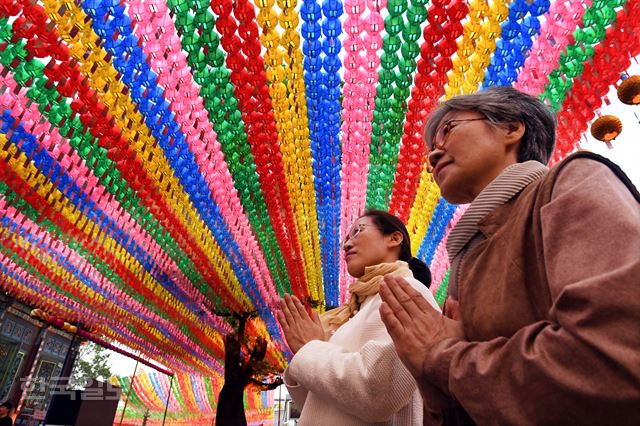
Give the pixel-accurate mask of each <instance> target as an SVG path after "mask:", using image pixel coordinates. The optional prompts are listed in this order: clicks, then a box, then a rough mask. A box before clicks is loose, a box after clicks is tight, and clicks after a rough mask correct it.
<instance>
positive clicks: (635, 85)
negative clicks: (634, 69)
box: [618, 75, 640, 105]
mask: <svg viewBox="0 0 640 426" xmlns="http://www.w3.org/2000/svg"><path fill="white" fill-rule="evenodd" d="M618 99H620V102H622V103H623V104H627V105H640V75H632V76H631V77H627V78H625V79H624V80H623V81H622V83H620V85H619V86H618Z"/></svg>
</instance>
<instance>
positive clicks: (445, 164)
mask: <svg viewBox="0 0 640 426" xmlns="http://www.w3.org/2000/svg"><path fill="white" fill-rule="evenodd" d="M449 164H451V161H447V162H444V163H440V164H438V165H436V168H435V170H434V171H433V177H434V178H435V179H436V180H438V175H439V174H440V173H441V172H442V169H444V168H445V167H447V166H448V165H449Z"/></svg>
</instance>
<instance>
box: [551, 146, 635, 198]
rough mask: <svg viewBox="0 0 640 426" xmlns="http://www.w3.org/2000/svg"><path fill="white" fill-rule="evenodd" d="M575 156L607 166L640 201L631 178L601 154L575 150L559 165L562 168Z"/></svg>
mask: <svg viewBox="0 0 640 426" xmlns="http://www.w3.org/2000/svg"><path fill="white" fill-rule="evenodd" d="M576 158H589V159H591V160H595V161H599V162H600V163H602V164H604V165H606V166H607V167H609V168H610V169H611V171H612V172H613V173H614V174H615V175H616V176H617V177H618V179H620V180H621V181H622V183H624V184H625V186H626V187H627V188H629V191H631V194H633V196H634V198H635V199H636V201H637V202H639V203H640V192H638V189H637V188H636V187H635V185H634V184H633V182H631V179H629V176H627V175H626V173H625V172H623V171H622V169H621V168H620V166H618V165H617V164H616V163H614V162H613V161H611V160H609V159H608V158H606V157H603V156H602V155H598V154H594V153H593V152H589V151H580V152H576V153H574V154H571V155H569V156H568V157H567V158H565V159H564V160H563V161H562V164H561V165H560V166H559V167H560V168H562V167H563V166H564V165H565V164H567V163H568V162H569V161H571V160H575V159H576Z"/></svg>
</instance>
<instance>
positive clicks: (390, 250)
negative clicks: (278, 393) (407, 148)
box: [278, 210, 438, 426]
mask: <svg viewBox="0 0 640 426" xmlns="http://www.w3.org/2000/svg"><path fill="white" fill-rule="evenodd" d="M342 249H343V250H344V255H345V261H346V264H347V271H348V272H349V274H350V275H352V276H353V277H355V278H358V280H357V281H356V282H355V283H353V284H351V285H350V286H349V291H350V293H351V297H350V300H349V302H348V303H347V304H345V305H342V306H340V307H339V308H336V309H333V310H330V311H328V312H326V313H324V314H323V315H322V316H321V317H319V316H318V314H317V313H316V312H313V313H312V315H311V316H309V314H308V313H307V311H306V310H305V308H304V306H303V305H302V303H300V301H299V300H298V299H297V298H296V297H295V296H289V295H285V298H284V299H283V300H282V302H281V311H280V312H278V321H279V322H280V324H281V326H282V329H283V331H284V335H285V338H286V339H287V343H288V344H289V347H290V348H291V351H292V352H293V353H294V357H293V359H292V360H291V362H290V364H289V367H288V368H287V370H286V371H285V374H284V380H285V384H286V385H287V387H288V389H289V393H290V394H291V396H292V397H293V399H294V401H295V403H296V405H297V406H298V407H301V408H302V414H301V416H300V422H299V425H300V426H308V425H328V426H350V425H402V426H405V425H421V424H422V415H423V408H422V399H421V397H420V393H419V392H418V388H417V386H416V383H415V381H414V379H413V377H412V376H411V374H410V373H409V371H408V370H407V369H406V368H405V367H404V365H403V364H402V362H401V361H400V359H399V358H398V355H397V354H396V351H395V348H394V346H393V341H392V340H391V337H390V336H389V334H388V333H387V330H386V328H385V327H384V324H383V323H382V320H381V318H380V313H379V312H378V309H379V308H380V304H381V300H380V296H379V295H378V290H379V288H380V283H381V282H382V280H383V277H384V276H385V275H394V276H399V277H404V278H405V279H406V280H407V281H408V282H409V283H410V284H411V285H412V286H413V287H414V288H415V289H416V290H418V291H419V292H420V293H421V294H422V296H423V297H424V298H425V299H426V300H427V301H428V302H429V303H430V304H431V305H432V306H433V307H434V308H436V309H438V306H437V304H436V302H435V300H434V298H433V296H432V295H431V293H430V292H429V290H428V286H429V284H430V281H431V274H430V273H429V269H428V268H427V266H426V265H425V264H424V263H422V262H421V261H419V260H418V259H415V258H413V257H412V256H411V244H410V242H409V234H408V232H407V229H406V227H405V226H404V224H403V223H402V221H401V220H400V219H398V218H397V217H395V216H393V215H391V214H389V213H387V212H383V211H380V210H369V211H367V212H365V214H364V215H362V216H361V217H360V218H358V220H357V221H356V222H355V223H354V224H353V225H352V227H351V230H350V231H349V233H348V234H347V237H346V238H345V240H344V242H343V244H342Z"/></svg>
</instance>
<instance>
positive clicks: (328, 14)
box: [0, 0, 640, 424]
mask: <svg viewBox="0 0 640 426" xmlns="http://www.w3.org/2000/svg"><path fill="white" fill-rule="evenodd" d="M638 33H640V1H639V0H612V1H611V0H583V1H572V0H533V1H527V0H512V1H508V0H499V1H491V2H489V1H486V0H472V1H469V2H467V1H463V0H434V1H432V2H427V1H425V0H301V1H295V0H255V1H250V0H238V1H233V2H232V1H230V0H213V1H204V0H189V1H187V0H134V1H129V2H117V1H108V0H81V1H77V2H67V1H62V0H35V1H34V0H10V1H8V0H0V290H2V291H3V292H6V293H8V294H9V295H10V296H11V297H13V298H16V299H18V300H20V301H22V302H24V303H27V304H29V305H32V306H33V307H34V308H39V309H41V310H43V311H45V312H47V314H48V315H51V316H53V317H55V318H58V319H60V321H62V324H63V325H64V323H65V322H67V323H68V324H70V326H69V327H71V325H75V324H81V327H80V329H82V330H86V332H87V333H90V335H91V336H94V337H95V338H97V339H102V340H103V341H104V342H106V343H119V344H121V345H124V346H126V347H128V348H129V349H130V350H132V351H135V352H136V353H138V354H139V356H140V357H143V358H146V359H148V360H150V361H152V362H153V363H155V364H159V365H164V366H166V367H167V368H168V369H169V370H171V371H175V372H176V373H177V379H176V380H174V381H173V382H172V383H170V382H169V381H167V380H166V377H165V376H163V375H162V374H151V373H150V374H146V375H144V378H142V379H141V380H140V381H137V380H136V381H134V383H133V387H132V388H133V392H132V396H131V398H130V401H129V402H130V404H131V406H132V409H131V410H132V411H131V414H127V415H126V416H125V417H126V418H129V416H130V420H132V421H133V420H135V421H139V420H140V419H141V418H142V416H143V415H144V413H145V410H146V409H149V410H150V413H151V414H150V416H151V417H150V419H149V421H150V422H152V423H149V424H153V422H157V421H158V419H159V417H158V410H160V409H161V408H163V407H164V400H165V399H166V397H167V395H169V393H171V394H172V395H174V396H173V397H172V398H170V402H169V413H170V417H171V416H172V415H173V417H171V419H172V421H174V422H175V423H174V424H192V423H190V422H191V421H192V420H193V418H192V417H190V416H191V414H190V413H195V412H201V413H207V415H209V414H211V415H213V413H214V411H215V410H214V408H215V404H216V395H217V392H218V390H219V388H220V382H219V378H220V374H221V373H222V372H223V370H224V365H223V360H224V345H223V337H224V335H225V334H227V333H229V332H230V331H231V327H230V325H229V324H227V322H226V320H225V318H228V317H229V316H230V314H233V313H247V312H252V313H255V314H256V316H257V317H258V319H257V320H256V321H255V322H254V323H252V324H251V325H250V327H249V328H248V329H247V333H248V335H250V336H253V337H255V336H263V337H265V338H267V340H268V350H267V355H266V358H265V361H266V362H267V363H268V364H269V366H270V367H271V368H272V369H273V370H274V371H277V370H280V371H281V370H283V369H284V368H285V367H286V365H287V360H288V359H289V357H290V356H291V353H290V352H289V350H288V348H287V346H286V344H285V342H284V340H283V336H282V332H281V329H280V327H279V325H278V323H277V321H276V319H275V312H276V310H277V303H278V300H279V298H280V297H282V296H283V295H284V294H285V293H294V294H296V295H297V296H298V297H299V298H300V299H301V300H303V301H305V302H306V303H307V304H308V305H310V306H318V307H319V309H321V310H322V309H325V308H327V307H333V306H337V305H338V304H340V303H341V302H343V301H344V300H346V299H347V298H348V296H349V295H348V292H347V288H348V284H349V282H350V279H351V278H350V277H349V276H348V274H347V271H346V265H345V263H344V260H343V258H342V256H341V251H340V246H339V244H340V243H339V242H340V241H341V239H343V238H344V236H345V235H346V233H347V231H348V229H349V227H350V226H351V224H352V223H353V222H354V221H355V220H356V219H357V217H358V216H359V215H360V214H361V213H362V212H363V211H364V210H365V209H366V208H381V209H388V210H389V211H391V212H392V213H394V214H397V215H398V216H399V217H400V218H401V219H402V220H403V221H404V222H405V223H406V224H407V229H408V230H409V233H410V236H411V248H412V252H413V254H414V255H415V256H417V257H419V258H420V259H422V260H424V261H425V262H427V263H428V264H429V265H430V267H431V269H432V272H433V281H434V282H433V285H432V287H431V288H432V290H433V292H434V294H435V296H436V298H437V300H438V301H439V302H441V303H442V301H443V300H444V297H445V296H446V291H447V283H448V277H449V271H448V268H449V259H448V257H447V254H446V241H447V238H448V235H449V233H450V231H451V229H452V227H453V226H454V225H455V223H457V221H458V219H459V218H460V216H461V215H462V213H463V211H464V207H460V206H455V205H452V204H450V203H448V202H446V201H445V200H444V199H442V197H441V196H440V190H439V188H438V186H437V184H436V183H435V181H434V179H433V176H431V174H430V173H429V172H428V170H427V168H426V160H427V159H426V152H425V142H424V138H423V131H424V125H425V122H426V120H427V118H428V115H429V114H430V113H431V112H432V111H433V110H434V109H435V108H436V107H437V105H438V103H439V102H440V101H442V100H443V99H448V98H450V97H452V96H455V95H458V94H461V93H472V92H474V91H477V90H481V89H483V88H486V87H490V86H495V85H513V86H514V87H516V88H518V89H520V90H522V91H525V92H528V93H530V94H532V95H535V96H539V97H540V99H542V100H543V101H544V102H545V103H547V104H548V105H549V106H550V107H551V109H552V110H553V111H554V112H555V113H556V114H557V117H558V138H557V148H556V151H555V152H554V155H553V158H552V163H553V162H556V161H558V160H560V159H561V158H563V157H565V156H566V155H568V154H569V153H571V152H573V151H574V150H576V148H577V144H578V142H579V141H580V138H581V136H582V135H583V134H584V133H585V132H586V131H587V130H588V127H589V124H590V123H591V122H593V125H592V126H591V131H592V134H594V136H595V137H597V138H599V139H601V140H604V141H611V140H612V139H614V138H615V137H616V136H617V135H618V134H619V133H620V131H621V129H622V123H621V122H620V121H619V120H617V119H615V118H611V117H609V118H608V117H606V116H605V117H601V118H599V119H597V120H595V118H596V114H597V111H598V110H599V108H600V107H601V105H602V99H603V97H604V96H605V94H606V93H607V92H608V90H609V88H610V87H611V86H612V85H614V84H616V83H617V82H618V81H619V78H620V75H621V73H623V72H625V71H626V70H627V69H629V67H630V65H631V60H632V59H633V58H637V57H638V55H640V38H638V37H637V34H638ZM638 78H639V77H638V76H631V77H628V78H626V79H625V80H624V81H622V82H621V83H620V84H619V86H618V93H619V97H620V100H621V101H622V102H625V103H627V104H630V105H637V104H638V97H639V96H640V95H639V93H640V92H639V90H638V87H640V84H639V83H638V81H639V80H638ZM594 120H595V121H594ZM69 330H73V329H72V328H69ZM203 377H213V378H212V379H204V378H203ZM120 383H121V385H122V386H123V388H125V387H126V386H130V382H128V384H127V380H124V379H123V380H121V382H120ZM170 391H171V392H170ZM252 395H253V396H252ZM252 398H253V399H252ZM268 398H272V396H269V397H268ZM259 400H260V399H259V398H258V397H257V396H256V394H247V401H248V404H249V406H251V407H253V408H252V409H254V410H255V413H256V414H255V419H261V418H263V417H261V416H263V415H264V416H267V417H264V418H265V419H267V418H268V414H267V412H268V410H269V407H270V406H271V405H269V404H266V403H259ZM252 401H253V402H252ZM263 402H264V400H263ZM272 402H273V401H272V400H271V404H272ZM252 404H253V405H252ZM171 413H173V414H171ZM249 417H251V415H250V416H249ZM256 421H257V420H256Z"/></svg>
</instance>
